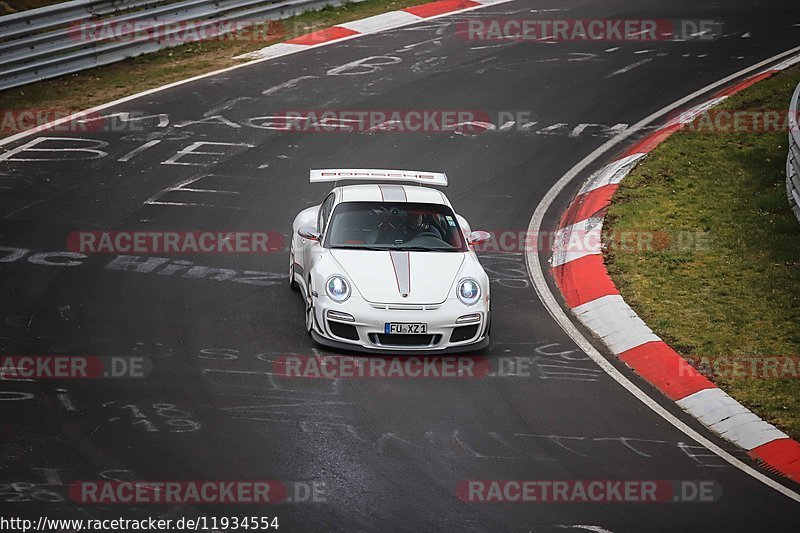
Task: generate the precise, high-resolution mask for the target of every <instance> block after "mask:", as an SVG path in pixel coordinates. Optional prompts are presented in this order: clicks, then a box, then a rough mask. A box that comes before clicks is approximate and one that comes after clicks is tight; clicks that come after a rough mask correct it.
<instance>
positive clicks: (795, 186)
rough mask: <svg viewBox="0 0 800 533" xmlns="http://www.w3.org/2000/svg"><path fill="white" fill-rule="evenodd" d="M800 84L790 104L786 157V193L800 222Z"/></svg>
mask: <svg viewBox="0 0 800 533" xmlns="http://www.w3.org/2000/svg"><path fill="white" fill-rule="evenodd" d="M799 109H800V84H798V85H797V88H796V89H795V90H794V94H793V95H792V101H791V103H790V104H789V155H788V156H787V157H786V194H787V196H788V197H789V205H791V206H792V211H793V212H794V216H795V217H797V220H798V222H800V125H798V120H797V119H798V116H797V112H798V110H799Z"/></svg>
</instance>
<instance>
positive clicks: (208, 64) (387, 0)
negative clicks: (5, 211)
mask: <svg viewBox="0 0 800 533" xmlns="http://www.w3.org/2000/svg"><path fill="white" fill-rule="evenodd" d="M430 1H432V0H365V1H364V2H360V3H357V4H355V3H351V4H344V5H342V6H338V7H327V8H325V9H322V10H319V11H310V12H308V13H303V14H302V15H298V16H296V17H291V18H288V19H284V20H282V21H280V25H281V27H282V28H283V29H284V30H285V33H284V34H282V35H281V36H280V38H275V39H272V40H260V41H257V42H256V41H242V40H235V39H229V40H212V41H200V42H196V43H191V44H186V45H182V46H177V47H175V48H169V49H165V50H160V51H158V52H154V53H152V54H145V55H141V56H138V57H134V58H130V59H127V60H125V61H120V62H117V63H113V64H111V65H105V66H101V67H96V68H93V69H90V70H85V71H82V72H78V73H76V74H69V75H65V76H61V77H59V78H53V79H51V80H45V81H41V82H37V83H33V84H30V85H25V86H23V87H17V88H14V89H8V90H5V91H2V92H0V109H6V110H12V109H19V110H21V109H53V108H55V109H70V110H74V111H77V110H82V109H87V108H89V107H93V106H96V105H99V104H102V103H105V102H109V101H111V100H116V99H118V98H122V97H124V96H128V95H131V94H135V93H137V92H140V91H144V90H147V89H150V88H153V87H158V86H161V85H164V84H167V83H171V82H174V81H178V80H182V79H184V78H188V77H191V76H196V75H198V74H203V73H205V72H211V71H214V70H218V69H221V68H225V67H228V66H232V65H235V64H237V63H243V62H245V61H247V60H237V59H233V57H234V56H236V55H239V54H244V53H246V52H252V51H254V50H258V49H260V48H263V47H265V46H269V45H270V44H275V43H277V42H281V41H285V40H288V39H291V38H293V37H297V36H298V35H303V34H305V33H309V32H312V31H315V30H319V29H322V28H327V27H329V26H333V25H335V24H340V23H342V22H348V21H351V20H357V19H361V18H365V17H369V16H372V15H377V14H380V13H385V12H387V11H394V10H397V9H403V8H404V7H408V6H413V5H419V4H425V3H428V2H430ZM9 134H10V133H8V132H7V133H4V134H2V135H0V137H2V136H4V135H5V136H7V135H9Z"/></svg>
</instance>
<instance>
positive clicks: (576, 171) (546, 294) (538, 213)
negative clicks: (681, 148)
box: [525, 46, 800, 502]
mask: <svg viewBox="0 0 800 533" xmlns="http://www.w3.org/2000/svg"><path fill="white" fill-rule="evenodd" d="M798 52H800V46H798V47H795V48H792V49H791V50H787V51H786V52H783V53H781V54H777V55H775V56H772V57H770V58H769V59H765V60H764V61H761V62H760V63H757V64H755V65H752V66H750V67H748V68H745V69H742V70H740V71H739V72H736V73H735V74H731V75H730V76H728V77H726V78H724V79H722V80H719V81H717V82H715V83H712V84H710V85H707V86H705V87H703V88H702V89H700V90H698V91H695V92H693V93H692V94H690V95H688V96H685V97H683V98H681V99H680V100H678V101H676V102H673V103H672V104H670V105H668V106H666V107H664V108H662V109H660V110H658V111H656V112H655V113H653V114H651V115H649V116H647V117H645V118H643V119H642V120H640V121H639V122H637V123H636V124H634V125H633V126H631V127H630V128H629V129H627V130H625V131H624V132H622V133H620V134H618V135H616V136H615V137H613V138H611V139H609V140H608V141H607V142H605V143H604V144H603V145H602V146H600V147H599V148H597V149H596V150H594V151H593V152H592V153H590V154H589V155H587V156H586V157H585V158H583V160H581V161H580V163H578V164H577V165H575V166H574V167H572V168H571V169H570V170H569V172H567V173H566V174H564V176H562V177H561V179H559V180H558V181H557V182H556V183H555V184H554V185H553V187H551V188H550V190H549V191H547V194H545V196H544V198H542V200H541V201H540V202H539V205H538V206H536V210H535V211H534V213H533V217H531V222H530V224H529V225H528V231H529V233H528V234H529V235H537V234H538V233H537V232H538V231H539V228H540V227H541V225H542V220H543V219H544V215H545V213H546V212H547V210H548V209H549V207H550V204H552V203H553V200H555V199H556V197H557V196H558V195H559V194H560V193H561V191H563V190H564V187H566V186H567V185H568V184H569V183H570V182H572V180H574V179H575V178H576V177H577V176H578V175H580V174H581V173H582V172H583V171H584V170H585V169H586V167H588V166H589V165H590V164H591V163H592V162H594V161H595V160H596V159H598V158H600V157H601V156H603V155H604V154H605V153H606V152H607V151H608V150H610V149H611V148H613V147H614V146H616V145H617V144H619V143H620V142H622V141H623V140H625V139H627V138H628V137H630V136H631V135H633V134H634V133H636V132H638V131H640V130H641V129H642V128H644V127H645V126H647V125H649V124H651V123H652V122H654V121H656V120H657V119H659V118H661V117H663V116H664V115H666V114H667V113H669V112H671V111H674V110H675V109H678V108H680V107H682V106H684V105H686V104H687V103H689V102H691V101H692V100H694V99H696V98H699V97H701V96H703V95H704V94H707V93H709V92H711V91H713V90H714V89H717V88H719V87H722V86H724V85H726V84H728V83H730V82H732V81H734V80H735V79H737V78H740V77H743V76H745V75H747V74H749V73H751V72H753V71H756V70H758V69H761V68H763V67H766V66H767V65H769V64H771V63H774V62H776V61H779V60H781V59H784V58H786V57H789V56H791V55H793V54H797V53H798ZM525 256H526V260H527V261H526V263H527V266H528V274H529V275H530V277H531V281H532V282H533V286H534V288H535V289H536V294H537V295H538V296H539V299H540V300H541V301H542V303H543V304H544V306H545V308H546V309H547V311H548V312H549V313H550V316H552V317H553V319H554V320H555V321H556V322H558V324H559V325H560V326H561V328H562V329H563V330H564V331H565V332H566V333H567V335H569V336H570V337H571V338H572V340H573V341H575V343H576V344H577V345H578V346H579V347H580V348H581V349H582V350H583V351H584V352H585V353H586V355H588V356H589V357H591V358H592V360H593V361H594V362H595V363H597V365H598V366H599V367H600V368H602V369H603V370H604V371H605V372H606V373H607V374H608V375H609V376H611V378H613V379H614V380H615V381H616V382H617V383H619V384H620V385H622V386H623V387H624V388H625V389H626V390H627V391H628V392H630V393H631V394H633V395H634V396H635V397H636V398H637V399H639V400H640V401H641V402H642V403H643V404H645V405H646V406H647V407H649V408H650V409H652V410H653V411H654V412H655V413H656V414H658V415H659V416H660V417H661V418H663V419H664V420H666V421H667V422H669V423H670V424H672V425H673V426H675V428H677V429H678V430H679V431H681V432H682V433H684V434H685V435H686V436H687V437H689V438H691V439H692V440H694V441H696V442H697V443H698V444H701V445H702V446H705V447H706V448H707V449H709V450H710V451H711V452H713V453H715V454H716V455H718V456H719V457H720V458H722V459H723V460H725V461H727V462H728V463H730V464H731V465H733V466H735V467H736V468H738V469H739V470H741V471H743V472H745V473H746V474H748V475H750V476H752V477H754V478H755V479H757V480H759V481H760V482H762V483H764V484H765V485H767V486H768V487H770V488H772V489H775V490H776V491H778V492H780V493H781V494H783V495H784V496H787V497H789V498H791V499H793V500H794V501H796V502H800V494H798V493H797V492H795V491H793V490H791V489H789V488H788V487H786V486H784V485H782V484H781V483H778V482H777V481H775V480H773V479H771V478H770V477H768V476H765V475H764V474H762V473H761V472H759V471H758V470H756V469H754V468H753V467H751V466H750V465H748V464H746V463H744V462H743V461H741V460H739V459H737V458H736V457H734V456H733V455H731V454H730V453H728V452H726V451H725V450H724V449H722V448H721V447H720V446H717V445H716V444H714V443H713V442H711V441H710V440H709V439H707V438H706V437H704V436H703V435H701V434H700V433H698V432H697V431H695V430H694V429H692V428H691V427H689V426H688V425H687V424H686V423H684V422H683V421H681V420H680V419H679V418H678V417H676V416H675V415H673V414H672V413H670V412H669V411H667V410H666V409H665V408H663V407H662V406H661V405H659V404H658V403H657V402H656V401H655V400H653V399H652V398H651V397H650V396H648V395H647V394H646V393H645V392H644V391H642V390H641V389H640V388H639V387H637V386H636V385H635V384H634V383H633V382H632V381H631V380H629V379H628V378H627V377H626V376H625V375H624V374H622V372H620V371H619V370H618V369H617V368H616V367H615V366H614V365H612V364H611V363H610V362H609V361H608V360H607V359H606V358H605V357H604V356H603V355H602V354H601V353H600V352H599V351H597V349H595V347H594V346H593V345H592V343H591V342H589V340H588V339H586V337H584V336H583V334H582V333H581V332H580V331H579V330H578V328H577V327H575V325H574V324H573V323H572V321H571V320H570V319H569V317H567V315H566V313H564V310H563V309H562V308H561V305H559V303H558V301H557V300H556V298H555V296H553V293H552V291H551V290H550V287H549V286H548V285H547V281H546V280H545V274H544V270H543V269H542V265H541V262H540V261H539V254H538V253H537V252H536V251H529V250H528V251H526V252H525Z"/></svg>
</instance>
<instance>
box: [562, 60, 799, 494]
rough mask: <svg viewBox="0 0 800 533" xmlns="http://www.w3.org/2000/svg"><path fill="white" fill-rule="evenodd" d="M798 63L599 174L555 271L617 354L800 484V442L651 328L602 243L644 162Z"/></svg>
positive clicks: (580, 200)
mask: <svg viewBox="0 0 800 533" xmlns="http://www.w3.org/2000/svg"><path fill="white" fill-rule="evenodd" d="M798 62H800V56H795V57H793V58H790V59H789V60H786V61H784V62H782V63H780V64H778V65H775V66H773V67H771V68H769V69H767V70H764V71H761V72H759V73H757V74H754V75H752V76H750V77H748V78H746V79H744V80H743V81H741V82H739V83H737V84H736V85H733V86H732V87H729V88H727V89H724V90H722V91H720V92H718V93H716V94H715V95H714V96H713V97H712V98H710V99H709V100H707V101H706V102H703V103H702V104H700V105H697V106H695V107H693V108H691V109H690V110H688V111H686V112H684V113H681V114H680V116H679V117H678V118H676V119H673V120H671V121H669V122H668V123H667V124H665V125H664V126H662V127H661V128H659V129H658V130H656V131H654V132H653V133H651V134H650V135H648V136H646V137H645V138H644V139H642V140H641V141H639V142H637V143H636V144H635V145H634V146H633V147H631V148H630V149H628V150H627V151H626V152H625V153H623V154H622V155H621V156H620V157H619V158H618V159H617V160H615V161H613V162H611V163H609V164H608V165H606V166H605V167H603V168H602V169H600V170H599V171H597V172H595V173H594V174H593V175H592V176H591V177H590V178H589V180H588V181H587V182H586V183H585V184H584V186H583V187H582V188H581V189H580V191H579V192H578V194H577V195H576V196H575V198H574V199H573V200H572V202H571V204H570V206H569V207H568V208H567V210H566V212H565V213H564V215H563V216H562V218H561V221H560V223H559V229H558V230H557V233H556V235H557V237H556V239H555V241H554V243H553V256H552V257H551V259H550V267H551V269H550V271H551V273H552V275H553V278H554V279H555V282H556V285H557V286H558V288H559V289H560V291H561V294H562V295H563V297H564V301H565V302H566V305H567V307H569V308H570V309H571V310H572V312H573V313H574V314H575V316H576V317H577V318H578V320H580V322H581V323H583V325H584V326H586V327H587V328H588V329H589V330H591V331H592V333H594V334H595V335H596V336H597V337H599V338H600V339H601V340H602V341H603V343H604V344H605V345H606V346H607V347H608V349H609V350H610V351H611V352H612V353H613V354H614V355H616V356H617V357H619V358H620V359H621V360H622V361H624V362H625V364H627V365H628V366H629V367H631V368H632V369H633V370H634V371H635V372H636V373H638V374H639V375H641V376H642V377H643V378H645V379H646V380H647V381H648V382H650V383H651V384H652V385H654V386H655V387H656V388H658V389H659V390H660V391H661V392H663V393H664V394H666V395H667V396H668V397H669V398H671V399H672V400H675V402H676V403H677V404H678V405H679V406H680V407H681V408H682V409H683V410H684V411H686V412H688V413H689V414H691V415H692V416H694V417H695V418H697V419H698V420H699V421H700V422H701V423H703V424H704V425H705V426H706V427H708V428H709V429H711V430H712V431H713V432H714V433H716V434H718V435H721V436H722V437H724V438H725V439H727V440H729V441H730V442H732V443H734V444H736V445H738V446H739V447H741V448H743V449H745V450H746V451H747V452H748V454H749V455H750V456H751V457H753V458H755V459H756V460H757V461H759V462H761V463H762V465H763V466H764V467H766V468H767V469H768V470H771V471H773V472H776V473H779V474H782V475H784V476H786V477H788V478H790V479H793V480H795V481H798V482H800V443H798V442H797V441H795V440H793V439H790V438H789V436H788V435H786V434H785V433H783V432H782V431H780V430H779V429H777V428H776V427H775V426H773V425H771V424H769V423H767V422H765V421H763V420H761V419H760V418H759V417H758V416H757V415H755V414H754V413H752V412H751V411H749V410H748V409H746V408H745V407H744V406H743V405H741V404H740V403H739V402H737V401H736V400H734V399H733V398H732V397H730V396H729V395H728V394H726V393H725V392H723V391H722V390H721V389H720V388H718V387H717V386H716V385H715V384H714V383H712V382H711V381H709V380H708V379H707V378H706V377H705V376H703V375H702V374H700V373H699V372H697V371H696V370H695V369H694V368H693V367H692V366H691V365H689V363H688V362H686V360H684V359H683V358H682V357H681V356H680V355H679V354H678V353H677V352H675V350H673V349H672V348H670V347H669V346H668V345H667V344H666V343H665V342H664V341H662V340H661V339H660V338H659V337H658V336H657V335H656V334H655V333H653V331H652V330H651V329H650V328H649V327H647V324H645V323H644V321H643V320H642V319H641V318H639V316H638V315H637V314H636V312H635V311H634V310H633V309H631V308H630V306H628V304H626V303H625V301H624V300H623V299H622V296H620V294H619V291H618V290H617V287H616V286H615V285H614V282H613V281H612V280H611V278H610V277H609V275H608V272H607V270H606V267H605V263H604V262H603V250H602V244H601V242H600V234H601V231H602V225H603V218H604V216H605V212H606V209H607V208H608V205H609V204H610V203H611V198H612V196H613V195H614V193H615V192H616V190H617V188H618V187H619V183H620V182H621V181H622V180H623V179H624V178H625V176H626V175H627V174H628V173H629V172H630V171H631V169H632V168H633V167H634V166H635V165H636V164H637V163H638V162H639V161H640V160H641V159H642V158H643V157H645V156H646V155H647V154H648V153H649V152H650V151H651V150H653V148H655V147H656V146H657V145H658V144H659V143H661V142H662V141H664V140H665V139H666V138H667V137H669V136H670V135H672V133H674V132H675V131H677V130H678V129H680V128H681V126H682V125H683V124H685V123H688V122H690V121H691V120H693V119H694V118H695V117H697V116H698V115H699V114H700V113H702V112H704V111H705V110H707V109H708V108H710V107H712V106H714V105H716V104H718V103H720V102H722V101H723V100H725V99H726V98H727V97H728V96H730V95H732V94H735V93H737V92H739V91H741V90H742V89H745V88H746V87H749V86H751V85H753V84H754V83H757V82H758V81H760V80H762V79H765V78H768V77H770V76H772V75H773V74H775V73H776V72H779V71H781V70H784V69H786V68H787V67H789V66H791V65H793V64H795V63H798ZM573 239H575V240H577V241H578V242H581V243H582V246H581V247H579V248H581V249H580V251H574V250H573V248H575V247H573V246H570V242H571V240H573ZM587 244H588V249H587V246H586V245H587Z"/></svg>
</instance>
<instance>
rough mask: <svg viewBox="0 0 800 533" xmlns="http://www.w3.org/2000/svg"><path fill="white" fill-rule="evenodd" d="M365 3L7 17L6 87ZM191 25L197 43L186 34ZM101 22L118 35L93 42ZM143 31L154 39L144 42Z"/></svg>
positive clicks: (57, 10)
mask: <svg viewBox="0 0 800 533" xmlns="http://www.w3.org/2000/svg"><path fill="white" fill-rule="evenodd" d="M361 1H363V0H179V1H173V2H169V1H166V0H74V1H71V2H64V3H60V4H54V5H52V6H47V7H43V8H39V9H31V10H28V11H22V12H20V13H14V14H12V15H6V16H4V17H0V90H3V89H10V88H13V87H19V86H21V85H26V84H28V83H33V82H35V81H39V80H44V79H48V78H54V77H57V76H61V75H64V74H71V73H73V72H79V71H81V70H85V69H88V68H92V67H96V66H100V65H107V64H109V63H114V62H117V61H121V60H123V59H127V58H129V57H134V56H138V55H141V54H146V53H150V52H155V51H158V50H162V49H164V48H171V47H174V46H179V45H181V44H185V43H187V42H192V41H197V40H202V34H203V32H204V31H210V32H211V33H213V34H215V35H223V34H225V33H230V31H235V30H236V26H235V24H234V23H237V22H245V21H246V22H247V23H261V22H268V21H270V20H279V19H284V18H288V17H291V16H294V15H298V14H300V13H303V12H306V11H312V10H318V9H322V8H324V7H326V6H335V5H341V4H344V3H348V2H349V3H354V2H361ZM120 13H121V14H120ZM187 22H191V23H192V26H191V28H192V29H193V30H195V32H196V33H195V38H192V36H191V35H190V34H188V33H187V32H185V29H186V27H185V25H183V23H187ZM100 23H102V27H101V28H113V29H114V31H113V32H103V31H99V32H96V35H93V36H92V37H91V38H85V37H84V36H83V34H82V33H81V30H82V29H86V28H89V29H90V30H91V29H92V28H96V27H97V26H96V25H97V24H100ZM137 24H138V25H139V29H138V31H139V32H140V33H139V34H136V31H137V27H136V25H137ZM226 25H227V26H226ZM143 26H146V27H147V28H148V30H149V31H152V32H153V33H152V34H151V35H152V37H146V38H142V37H141V35H142V34H141V28H142V27H143ZM137 35H138V36H137Z"/></svg>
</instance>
